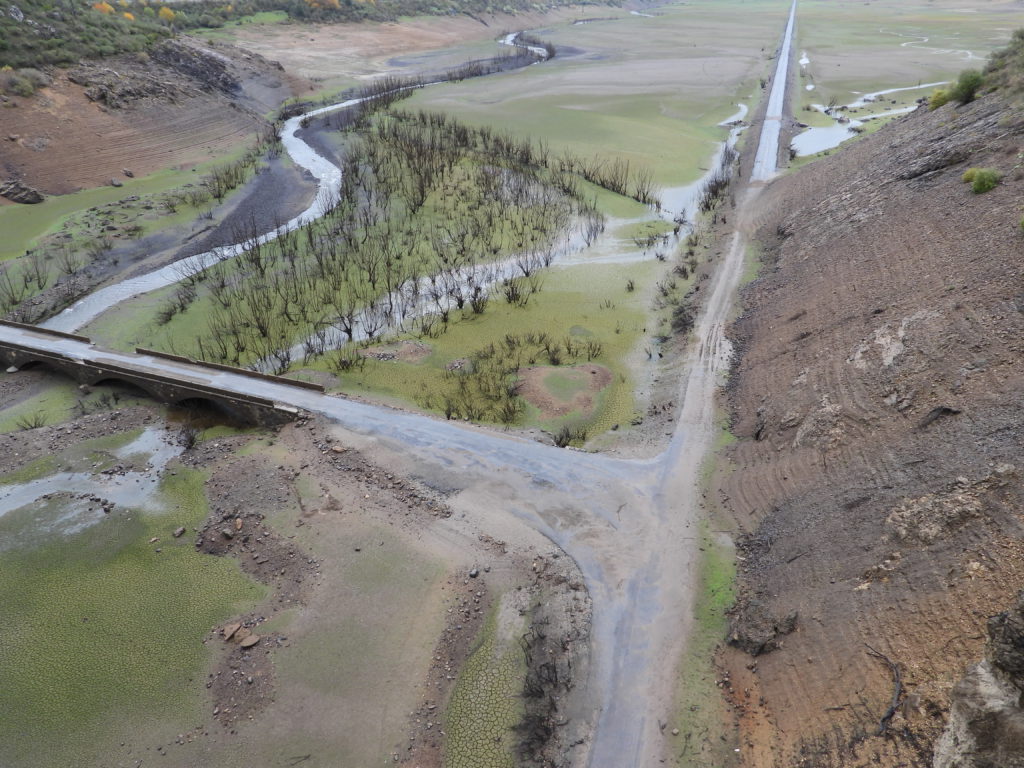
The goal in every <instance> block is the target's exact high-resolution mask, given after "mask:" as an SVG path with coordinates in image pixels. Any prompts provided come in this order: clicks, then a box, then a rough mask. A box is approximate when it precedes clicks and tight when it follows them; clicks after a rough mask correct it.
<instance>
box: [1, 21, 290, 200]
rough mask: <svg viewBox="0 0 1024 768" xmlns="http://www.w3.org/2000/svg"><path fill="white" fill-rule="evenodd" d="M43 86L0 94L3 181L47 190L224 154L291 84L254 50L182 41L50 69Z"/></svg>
mask: <svg viewBox="0 0 1024 768" xmlns="http://www.w3.org/2000/svg"><path fill="white" fill-rule="evenodd" d="M43 82H46V83H48V85H45V86H43V87H41V88H40V90H38V91H37V92H36V93H34V94H29V95H27V96H18V95H13V94H12V95H9V96H4V97H3V98H4V100H5V101H4V104H3V106H4V111H3V126H4V135H3V137H2V139H3V141H2V142H0V180H2V179H18V180H20V181H22V182H23V183H25V184H27V185H29V186H30V187H34V188H36V189H39V190H40V191H42V192H44V193H46V194H66V193H68V192H75V191H77V190H80V189H87V188H90V187H96V186H102V185H105V184H110V183H113V182H116V183H120V182H121V181H123V180H124V179H125V178H126V176H127V175H128V174H131V175H132V176H144V175H146V174H149V173H153V172H155V171H159V170H161V169H165V168H183V167H188V166H193V165H195V164H197V163H199V162H202V161H205V160H208V159H210V158H211V157H219V156H223V155H224V154H226V153H229V152H231V151H233V150H234V149H235V148H236V147H237V146H239V145H245V144H247V143H251V142H252V140H253V136H254V135H255V134H256V133H258V132H260V131H262V130H264V129H265V127H266V126H267V125H268V123H267V120H266V116H267V115H268V114H269V113H270V112H271V111H272V110H274V109H275V108H276V107H277V106H278V105H279V104H280V103H281V102H282V101H283V100H284V99H286V98H288V97H289V96H291V95H292V93H293V90H296V89H297V88H298V86H297V84H296V83H297V81H296V80H294V79H293V78H291V77H289V76H288V75H286V74H285V73H284V72H283V71H282V70H281V68H280V66H279V65H277V64H276V63H274V62H269V61H267V60H265V59H263V57H261V56H259V55H258V54H253V53H248V52H243V51H241V50H239V49H237V48H232V47H231V46H226V45H222V44H206V43H199V42H197V41H194V40H188V39H185V38H179V39H176V40H171V41H165V42H162V43H160V44H159V45H157V46H155V47H154V48H153V49H152V50H151V51H150V53H149V54H145V53H139V54H124V55H122V56H116V57H111V58H107V59H103V60H101V61H98V62H97V61H83V62H81V63H79V64H78V65H76V66H74V67H72V68H70V69H67V70H63V69H54V70H52V72H51V73H50V74H48V75H46V76H45V80H44V81H43ZM126 171H127V174H126Z"/></svg>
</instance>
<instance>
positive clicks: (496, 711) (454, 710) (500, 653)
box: [444, 612, 526, 768]
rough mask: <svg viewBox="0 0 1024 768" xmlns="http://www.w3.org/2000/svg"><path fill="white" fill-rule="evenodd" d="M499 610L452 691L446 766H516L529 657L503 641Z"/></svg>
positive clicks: (493, 616) (489, 767)
mask: <svg viewBox="0 0 1024 768" xmlns="http://www.w3.org/2000/svg"><path fill="white" fill-rule="evenodd" d="M497 635H498V628H497V615H496V612H493V613H492V614H491V616H489V617H488V619H487V623H486V624H485V625H484V627H483V629H482V630H481V632H480V637H479V639H478V644H477V646H476V649H475V650H474V651H473V654H472V655H471V656H470V657H469V659H468V660H467V661H466V664H465V666H464V667H463V669H462V672H461V673H460V674H459V679H458V681H457V682H456V683H455V690H454V691H452V698H451V701H450V702H449V705H448V711H447V714H446V719H447V727H446V732H447V736H448V738H447V739H446V740H445V754H444V766H445V768H513V766H514V765H515V759H514V755H513V748H514V746H515V743H516V737H515V731H514V730H513V729H514V728H515V726H516V724H517V723H518V722H519V720H520V719H521V717H522V713H523V705H522V702H521V700H520V695H521V693H522V687H523V675H524V674H525V671H526V659H525V657H524V656H523V652H522V649H521V648H520V647H519V646H518V645H517V644H514V643H510V644H509V645H508V647H503V644H502V643H501V642H499V640H498V638H497Z"/></svg>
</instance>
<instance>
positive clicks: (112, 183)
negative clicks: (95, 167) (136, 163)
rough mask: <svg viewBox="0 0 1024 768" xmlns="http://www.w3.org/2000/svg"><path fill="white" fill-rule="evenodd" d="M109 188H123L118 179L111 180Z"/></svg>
mask: <svg viewBox="0 0 1024 768" xmlns="http://www.w3.org/2000/svg"><path fill="white" fill-rule="evenodd" d="M110 186H112V187H123V186H124V182H123V181H121V180H120V179H111V180H110Z"/></svg>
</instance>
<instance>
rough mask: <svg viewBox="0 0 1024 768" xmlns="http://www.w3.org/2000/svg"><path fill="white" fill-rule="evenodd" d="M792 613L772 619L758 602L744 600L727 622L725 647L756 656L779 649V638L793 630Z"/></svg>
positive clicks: (793, 614) (795, 615) (794, 623)
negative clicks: (726, 643) (727, 635)
mask: <svg viewBox="0 0 1024 768" xmlns="http://www.w3.org/2000/svg"><path fill="white" fill-rule="evenodd" d="M797 618H798V614H797V612H796V611H793V612H792V613H789V614H787V615H786V616H783V617H781V618H780V617H778V616H772V615H771V614H770V613H769V612H768V606H766V605H765V604H764V603H762V602H761V601H760V600H748V601H746V602H745V603H744V604H742V605H740V606H737V608H736V609H734V612H733V615H732V616H731V617H730V620H729V645H733V646H735V647H737V648H739V649H740V650H741V651H745V652H746V653H749V654H750V655H751V656H760V655H761V654H762V653H769V652H771V651H774V650H777V649H778V648H781V647H782V640H781V638H782V637H784V636H785V635H788V634H790V633H792V632H793V630H795V629H796V624H797Z"/></svg>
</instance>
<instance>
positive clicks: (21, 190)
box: [0, 179, 46, 205]
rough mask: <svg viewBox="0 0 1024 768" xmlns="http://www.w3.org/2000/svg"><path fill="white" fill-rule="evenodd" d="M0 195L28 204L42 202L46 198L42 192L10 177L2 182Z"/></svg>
mask: <svg viewBox="0 0 1024 768" xmlns="http://www.w3.org/2000/svg"><path fill="white" fill-rule="evenodd" d="M0 195H2V196H3V197H6V198H7V199H8V200H11V201H13V202H15V203H25V204H26V205H34V204H35V203H41V202H43V200H45V199H46V198H45V197H43V193H42V192H40V191H39V190H37V189H33V188H32V187H30V186H28V185H27V184H24V183H22V182H20V181H18V180H17V179H9V180H8V181H5V182H4V183H3V184H0Z"/></svg>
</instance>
